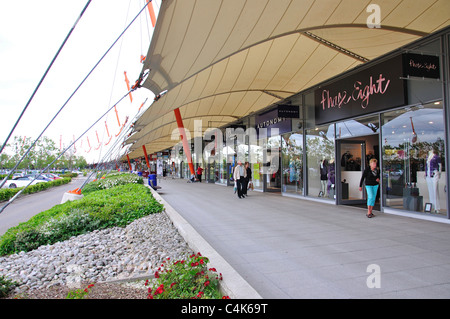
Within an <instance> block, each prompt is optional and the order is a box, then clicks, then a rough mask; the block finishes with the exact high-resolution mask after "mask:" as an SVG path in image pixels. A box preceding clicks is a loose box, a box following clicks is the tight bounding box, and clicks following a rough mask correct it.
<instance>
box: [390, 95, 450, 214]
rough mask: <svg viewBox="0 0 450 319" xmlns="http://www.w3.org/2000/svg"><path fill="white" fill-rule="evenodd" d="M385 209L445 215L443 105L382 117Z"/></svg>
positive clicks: (431, 104)
mask: <svg viewBox="0 0 450 319" xmlns="http://www.w3.org/2000/svg"><path fill="white" fill-rule="evenodd" d="M382 119H383V125H382V134H383V135H382V140H383V151H382V156H383V194H384V195H385V196H384V197H385V206H386V207H391V208H398V209H403V210H410V211H415V212H422V213H423V212H427V211H428V209H427V210H426V209H425V208H430V209H429V212H430V213H432V214H440V215H442V216H446V215H447V207H446V206H447V205H446V190H447V187H446V182H445V181H446V177H445V174H446V168H445V165H444V164H445V143H444V139H443V137H444V136H445V128H444V111H443V108H442V102H441V101H437V102H433V103H429V104H427V105H418V106H414V107H410V108H407V109H402V110H397V111H393V112H388V113H386V114H383V116H382Z"/></svg>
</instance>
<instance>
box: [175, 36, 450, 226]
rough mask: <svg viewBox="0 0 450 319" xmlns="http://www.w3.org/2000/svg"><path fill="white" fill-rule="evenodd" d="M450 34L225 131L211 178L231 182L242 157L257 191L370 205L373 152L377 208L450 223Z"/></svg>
mask: <svg viewBox="0 0 450 319" xmlns="http://www.w3.org/2000/svg"><path fill="white" fill-rule="evenodd" d="M449 32H450V31H449V30H448V29H447V31H442V32H441V33H440V34H438V35H434V36H433V37H429V38H426V39H423V40H421V41H419V42H417V43H415V44H412V45H410V46H409V47H407V48H402V49H400V50H398V51H396V52H392V53H390V54H388V55H386V56H383V57H381V58H379V59H377V60H376V61H372V62H369V63H366V64H364V65H362V66H360V67H357V68H355V69H353V70H350V71H348V72H346V73H344V74H341V75H339V76H337V77H335V78H333V79H329V80H327V81H325V82H323V83H321V84H320V85H317V86H315V87H312V88H310V89H308V90H306V91H303V92H299V93H297V94H295V95H293V96H291V97H289V98H286V99H284V100H283V101H281V102H280V103H278V104H276V105H271V106H268V107H267V108H265V109H264V110H261V111H260V112H258V113H253V114H250V115H248V116H246V117H245V118H241V119H239V120H238V121H236V122H235V123H231V124H230V125H228V126H227V127H222V128H220V129H219V130H220V132H221V134H219V135H218V136H220V139H221V141H222V143H216V145H214V146H215V147H214V148H212V149H208V150H207V153H206V155H204V157H205V158H206V159H205V161H204V162H203V164H204V165H206V173H207V176H206V178H207V180H208V181H210V182H215V183H216V184H221V185H226V186H233V185H234V180H233V174H232V172H233V169H234V167H235V165H236V163H237V161H238V160H241V161H242V162H243V163H244V162H246V161H248V162H249V164H250V168H251V170H252V181H253V185H254V190H255V191H262V192H274V193H278V194H281V195H282V196H291V197H297V198H300V199H309V200H316V201H322V202H327V203H330V204H335V205H352V206H358V207H362V208H366V199H367V195H366V192H365V189H364V187H362V191H360V190H359V186H360V179H361V175H362V172H363V170H364V169H365V168H366V167H367V166H368V165H369V161H370V160H371V159H373V158H374V159H376V160H377V163H378V167H379V169H380V172H381V180H380V187H379V190H378V195H377V200H376V204H375V207H374V209H375V210H378V211H383V212H393V213H401V214H409V215H410V216H413V215H416V216H428V217H431V218H435V217H441V218H446V219H448V218H449V215H448V200H449V195H448V190H447V185H448V180H449V177H448V176H447V165H448V162H449V161H448V158H447V156H446V154H447V151H448V145H449V141H448V136H449V133H448V132H449V131H448V129H449V127H448V125H449V122H450V121H449V115H448V112H449V111H448V100H449V97H448V94H449V93H448V91H449V89H448V86H445V85H444V83H447V82H446V81H445V78H446V77H448V76H449V74H448V71H445V70H446V68H448V63H449V61H448V55H444V54H443V52H444V51H445V52H449V51H450V48H449V47H448V46H449V44H448V43H449V42H450V35H449ZM444 56H447V58H446V59H447V60H445V59H444ZM252 134H254V135H252ZM216 138H217V137H216ZM204 147H205V145H204ZM180 165H181V166H180V170H181V171H183V163H181V164H180ZM185 166H186V167H187V165H185ZM187 174H188V173H187V172H185V174H183V175H182V174H180V177H182V176H187ZM362 211H363V210H362Z"/></svg>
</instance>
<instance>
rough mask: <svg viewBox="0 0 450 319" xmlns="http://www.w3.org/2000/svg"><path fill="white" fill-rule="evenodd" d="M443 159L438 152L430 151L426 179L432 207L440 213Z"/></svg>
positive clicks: (426, 165)
mask: <svg viewBox="0 0 450 319" xmlns="http://www.w3.org/2000/svg"><path fill="white" fill-rule="evenodd" d="M441 170H442V164H441V158H440V157H439V155H438V152H437V150H430V151H429V152H428V158H427V162H426V164H425V179H426V180H427V185H428V195H429V198H430V202H431V205H432V208H431V209H432V210H434V212H435V213H438V212H439V210H440V209H441V205H440V204H439V178H440V177H441Z"/></svg>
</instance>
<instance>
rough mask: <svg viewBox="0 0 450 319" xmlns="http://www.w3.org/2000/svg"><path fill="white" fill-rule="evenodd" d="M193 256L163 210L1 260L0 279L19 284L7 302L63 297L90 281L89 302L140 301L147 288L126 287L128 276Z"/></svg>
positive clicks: (141, 285) (136, 284)
mask: <svg viewBox="0 0 450 319" xmlns="http://www.w3.org/2000/svg"><path fill="white" fill-rule="evenodd" d="M193 253H194V252H193V251H192V249H191V248H189V246H188V244H187V243H186V242H185V240H184V239H183V237H181V235H180V234H179V233H178V230H177V229H176V227H175V226H174V225H173V223H172V221H171V220H170V218H169V217H168V216H167V215H166V213H164V212H162V213H156V214H152V215H149V216H146V217H144V218H141V219H138V220H135V221H133V222H132V223H131V224H129V225H128V226H126V227H125V228H120V227H114V228H109V229H104V230H96V231H93V232H90V233H87V234H84V235H79V236H76V237H72V238H70V239H69V240H66V241H64V242H58V243H55V244H53V245H46V246H41V247H39V248H37V249H35V250H33V251H30V252H26V253H25V252H20V253H17V254H13V255H9V256H3V257H0V275H6V277H7V278H8V279H10V280H14V281H17V282H19V283H20V285H19V286H18V287H16V288H15V290H14V291H13V292H12V293H10V295H9V296H8V297H7V298H30V299H53V298H56V299H59V298H65V297H66V296H67V293H68V292H69V290H73V289H79V288H83V289H84V288H85V287H87V285H88V284H92V283H93V284H94V287H93V288H92V289H91V291H90V293H89V299H125V298H126V299H136V298H138V299H141V298H146V297H147V287H146V286H145V285H144V281H142V280H141V281H135V282H133V283H131V281H133V278H143V277H146V276H147V275H148V276H149V277H150V276H151V275H153V273H154V272H155V271H156V270H157V269H158V267H159V266H160V265H161V263H162V262H163V261H164V260H167V258H170V259H171V260H178V259H186V258H188V257H189V256H190V255H191V254H193ZM113 281H114V282H113ZM127 281H130V282H127Z"/></svg>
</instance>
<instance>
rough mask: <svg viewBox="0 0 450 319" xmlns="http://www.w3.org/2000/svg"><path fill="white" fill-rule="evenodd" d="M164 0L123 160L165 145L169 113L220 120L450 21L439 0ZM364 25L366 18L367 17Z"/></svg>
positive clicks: (208, 122) (188, 119)
mask: <svg viewBox="0 0 450 319" xmlns="http://www.w3.org/2000/svg"><path fill="white" fill-rule="evenodd" d="M371 3H373V1H363V0H246V1H242V0H183V1H181V0H178V1H177V0H164V1H162V5H161V8H160V12H159V16H158V21H157V24H156V27H155V31H154V35H153V38H152V42H151V45H150V48H149V50H148V54H147V58H146V60H145V64H144V66H143V70H149V75H148V78H147V79H146V81H145V82H144V85H143V86H144V87H145V88H147V89H149V90H151V91H152V92H153V93H154V94H155V95H157V94H159V93H160V92H163V91H165V90H167V94H165V95H164V96H162V97H161V98H160V99H159V100H158V101H157V102H154V103H153V104H152V105H151V106H150V107H149V108H148V109H147V110H146V112H145V113H144V114H143V115H142V116H141V117H140V118H139V119H138V120H137V121H136V124H135V126H134V128H133V130H134V134H133V135H132V136H130V137H129V138H128V139H127V141H126V144H132V145H131V147H130V154H129V156H130V158H136V157H140V156H143V152H142V145H146V149H147V151H148V152H149V153H153V152H157V151H160V150H163V149H166V148H170V147H172V146H173V145H174V144H176V143H177V142H179V135H178V134H177V133H176V134H175V135H174V137H172V132H173V131H174V130H175V132H177V131H176V128H177V124H176V121H175V116H174V112H173V110H174V109H175V108H180V112H181V115H182V117H183V121H184V125H185V127H186V128H187V129H189V130H190V132H193V131H194V120H202V121H203V122H202V123H203V131H204V130H205V129H207V128H208V127H220V126H223V125H226V124H227V123H230V122H233V121H235V120H236V119H238V118H240V117H243V116H246V115H248V114H250V113H252V112H256V111H258V110H261V109H262V108H264V107H267V106H269V105H271V104H274V103H276V102H278V101H280V100H283V99H284V98H286V97H288V96H290V95H292V94H294V93H297V92H299V91H301V90H304V89H307V88H309V87H312V86H314V85H315V84H317V83H320V82H322V81H324V80H327V79H329V78H331V77H333V76H336V75H338V74H340V73H342V72H344V71H346V70H349V69H351V68H354V67H356V66H358V65H360V64H362V63H366V62H368V61H370V60H372V59H374V58H376V57H379V56H381V55H383V54H385V53H388V52H390V51H392V50H395V49H397V48H399V47H401V46H403V45H406V44H408V43H410V42H412V41H415V40H417V39H419V38H421V37H423V36H426V35H428V34H430V33H432V32H434V31H437V30H439V29H442V28H444V27H445V26H447V25H449V21H450V20H449V16H450V15H449V13H450V1H448V0H379V1H376V2H375V3H376V4H377V5H378V6H379V9H380V17H381V21H380V22H381V28H369V27H368V26H367V22H368V18H369V17H370V15H371V14H374V13H375V11H371V12H367V8H368V6H369V4H371ZM369 22H370V21H369Z"/></svg>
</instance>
